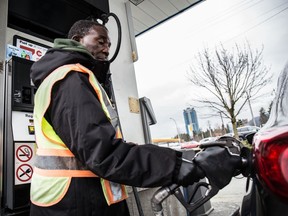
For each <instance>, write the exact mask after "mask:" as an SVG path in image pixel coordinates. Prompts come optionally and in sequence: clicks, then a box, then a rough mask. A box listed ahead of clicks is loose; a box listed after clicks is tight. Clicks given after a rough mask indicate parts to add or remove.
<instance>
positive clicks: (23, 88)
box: [12, 56, 36, 112]
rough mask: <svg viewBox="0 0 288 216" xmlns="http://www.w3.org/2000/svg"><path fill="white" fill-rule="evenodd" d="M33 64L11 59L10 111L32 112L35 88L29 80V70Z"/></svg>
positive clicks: (28, 61)
mask: <svg viewBox="0 0 288 216" xmlns="http://www.w3.org/2000/svg"><path fill="white" fill-rule="evenodd" d="M33 63H34V62H33V61H30V60H26V59H23V58H19V57H16V56H13V57H12V110H14V111H31V112H33V106H34V102H33V100H34V94H35V92H36V88H35V87H34V86H33V85H32V83H31V79H30V68H31V66H32V64H33Z"/></svg>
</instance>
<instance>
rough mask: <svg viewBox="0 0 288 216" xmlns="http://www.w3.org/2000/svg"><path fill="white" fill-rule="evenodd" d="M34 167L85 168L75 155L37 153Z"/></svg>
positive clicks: (52, 168) (49, 168)
mask: <svg viewBox="0 0 288 216" xmlns="http://www.w3.org/2000/svg"><path fill="white" fill-rule="evenodd" d="M35 167H37V168H39V169H47V170H87V167H85V166H83V165H82V164H81V162H80V161H79V160H77V159H76V158H75V157H59V156H41V155H37V156H36V160H35Z"/></svg>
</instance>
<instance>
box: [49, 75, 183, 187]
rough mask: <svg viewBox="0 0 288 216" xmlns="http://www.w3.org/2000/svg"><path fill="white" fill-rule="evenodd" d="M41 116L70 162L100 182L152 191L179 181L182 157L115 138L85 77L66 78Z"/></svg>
mask: <svg viewBox="0 0 288 216" xmlns="http://www.w3.org/2000/svg"><path fill="white" fill-rule="evenodd" d="M46 114H47V115H46V116H47V118H48V121H51V123H52V126H53V127H54V130H55V131H56V133H57V134H58V135H59V136H60V138H61V139H62V140H63V142H64V143H65V144H66V145H67V146H68V148H69V149H70V150H71V151H72V152H73V154H74V155H75V157H76V158H77V159H79V160H80V161H81V162H82V163H83V164H85V165H86V166H87V167H88V168H89V169H90V170H91V171H92V172H94V173H95V174H96V175H98V176H100V177H102V178H105V179H107V180H110V181H113V182H118V183H122V184H126V185H130V186H136V187H157V186H162V185H169V184H172V183H173V178H174V177H175V176H176V175H178V172H179V168H180V165H181V155H182V153H181V152H177V151H174V150H172V149H169V148H162V147H158V146H155V145H152V144H147V145H137V144H135V143H128V142H125V141H123V140H122V139H116V138H115V130H114V128H113V126H112V125H111V123H110V122H109V120H108V119H107V117H106V115H105V113H104V112H103V110H102V108H101V104H100V102H99V101H98V98H97V95H96V93H95V91H94V90H93V89H92V87H91V85H90V83H89V81H88V77H87V76H86V75H85V74H81V73H78V72H71V73H69V75H67V77H66V78H65V79H64V80H62V81H61V82H59V83H57V84H56V85H55V86H54V87H53V92H52V100H51V104H50V107H49V109H48V111H47V113H46Z"/></svg>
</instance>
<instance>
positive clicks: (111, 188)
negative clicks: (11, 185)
mask: <svg viewBox="0 0 288 216" xmlns="http://www.w3.org/2000/svg"><path fill="white" fill-rule="evenodd" d="M71 71H77V72H80V73H85V74H88V76H89V82H90V83H91V85H92V87H93V89H94V90H95V92H96V94H97V96H98V98H99V101H100V103H101V106H102V109H103V110H104V112H105V114H106V116H107V118H108V119H109V120H110V122H111V123H112V125H113V126H114V128H115V130H116V138H121V137H122V136H121V132H120V129H119V125H118V123H119V122H118V116H117V113H116V111H115V110H114V109H113V107H112V105H111V103H110V100H109V98H108V96H107V95H106V93H105V91H104V90H103V88H102V87H101V85H100V84H99V83H98V81H97V80H96V78H95V76H94V74H93V72H92V71H90V70H89V69H87V68H85V67H84V66H82V65H80V64H70V65H64V66H61V67H59V68H57V69H56V70H55V71H53V72H52V73H51V74H50V75H49V76H47V77H46V78H45V79H44V81H43V82H42V83H41V85H40V87H39V88H38V90H37V92H36V94H35V107H34V125H35V136H36V143H37V153H36V154H37V156H36V161H35V164H34V172H33V176H32V181H31V190H30V198H31V202H32V203H33V204H35V205H38V206H51V205H54V204H56V203H58V202H59V201H61V199H62V198H63V197H64V195H65V194H66V192H67V190H68V188H69V185H70V182H71V178H72V177H83V178H84V177H92V178H93V177H94V178H95V177H97V176H96V175H95V174H94V173H93V172H91V171H90V170H88V169H87V168H86V167H85V165H83V164H82V163H80V161H79V160H77V159H76V158H75V156H74V155H73V153H72V152H71V151H70V150H69V149H68V148H67V146H66V145H65V144H64V143H63V141H62V140H61V138H60V137H59V136H58V135H57V134H56V132H55V131H54V129H53V128H52V126H51V125H50V124H49V123H48V121H47V120H46V119H45V117H44V115H45V112H46V111H47V109H48V107H49V104H50V101H51V93H52V87H53V85H54V84H55V83H56V82H57V81H59V80H62V79H64V78H65V76H66V75H67V74H68V73H69V72H71ZM101 184H102V189H103V193H104V195H105V198H106V201H107V204H108V205H111V204H113V203H117V202H119V201H121V200H124V199H126V198H127V197H128V196H127V192H126V188H125V186H124V185H120V184H117V183H114V182H110V181H107V180H105V179H102V178H101Z"/></svg>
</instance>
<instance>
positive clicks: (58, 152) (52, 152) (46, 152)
mask: <svg viewBox="0 0 288 216" xmlns="http://www.w3.org/2000/svg"><path fill="white" fill-rule="evenodd" d="M37 155H41V156H62V157H74V154H73V153H72V152H71V151H70V150H69V149H44V148H38V149H37Z"/></svg>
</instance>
